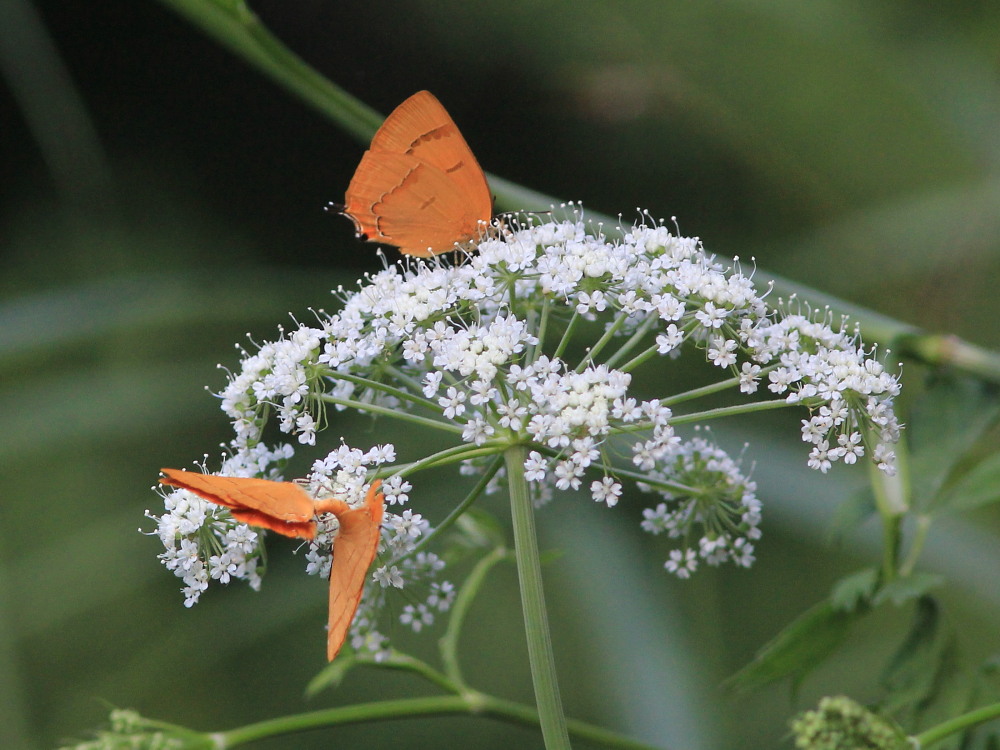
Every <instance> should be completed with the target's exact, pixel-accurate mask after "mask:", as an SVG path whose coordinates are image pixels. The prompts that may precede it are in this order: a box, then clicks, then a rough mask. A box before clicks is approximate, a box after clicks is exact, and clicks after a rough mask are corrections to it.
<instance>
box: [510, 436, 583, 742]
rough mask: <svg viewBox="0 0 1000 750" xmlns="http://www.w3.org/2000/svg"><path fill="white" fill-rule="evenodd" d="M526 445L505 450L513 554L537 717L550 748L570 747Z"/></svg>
mask: <svg viewBox="0 0 1000 750" xmlns="http://www.w3.org/2000/svg"><path fill="white" fill-rule="evenodd" d="M525 456H526V451H525V449H524V447H523V446H520V445H512V446H511V447H509V448H508V449H507V450H506V451H505V453H504V460H505V464H506V467H507V483H508V487H509V491H510V509H511V516H512V518H513V521H514V556H515V558H516V560H517V575H518V580H519V582H520V588H521V606H522V608H523V610H524V631H525V635H526V636H527V639H528V661H529V662H530V663H531V678H532V682H533V683H534V687H535V702H536V704H537V706H538V720H539V724H540V725H541V729H542V739H543V740H544V742H545V747H546V750H560V749H563V748H569V747H570V743H569V732H568V730H567V727H566V716H565V714H564V713H563V707H562V699H561V698H560V697H559V683H558V681H557V678H556V662H555V656H554V655H553V653H552V637H551V635H550V633H549V621H548V612H547V610H546V608H545V594H544V591H543V589H542V564H541V560H540V558H539V555H538V538H537V535H536V533H535V511H534V508H533V507H532V505H531V498H530V495H529V493H528V483H527V481H525V478H524V459H525Z"/></svg>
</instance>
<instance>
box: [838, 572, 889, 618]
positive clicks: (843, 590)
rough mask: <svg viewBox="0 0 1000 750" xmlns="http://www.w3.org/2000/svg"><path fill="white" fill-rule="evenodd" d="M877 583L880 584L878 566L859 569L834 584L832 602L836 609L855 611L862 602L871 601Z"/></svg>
mask: <svg viewBox="0 0 1000 750" xmlns="http://www.w3.org/2000/svg"><path fill="white" fill-rule="evenodd" d="M876 585H878V569H877V568H865V569H864V570H859V571H858V572H857V573H852V574H851V575H849V576H846V577H844V578H841V579H840V580H839V581H837V583H835V584H834V586H833V590H832V591H831V592H830V604H831V605H832V606H833V608H834V609H838V610H841V611H844V612H853V611H854V610H856V609H857V608H858V607H859V606H860V605H861V604H862V603H865V602H869V601H871V598H872V595H873V594H874V593H875V587H876Z"/></svg>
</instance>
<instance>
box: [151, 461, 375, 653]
mask: <svg viewBox="0 0 1000 750" xmlns="http://www.w3.org/2000/svg"><path fill="white" fill-rule="evenodd" d="M160 471H162V472H163V473H164V474H166V477H162V478H161V479H160V482H161V483H162V484H168V485H170V486H172V487H180V488H182V489H185V490H189V491H191V492H193V493H194V494H196V495H198V496H200V497H203V498H205V499H206V500H208V501H210V502H213V503H215V504H216V505H223V506H225V507H227V508H229V511H230V513H232V514H233V518H235V519H236V520H238V521H242V522H243V523H247V524H250V525H252V526H261V527H263V528H265V529H270V530H271V531H276V532H278V533H279V534H284V535H285V536H290V537H296V538H299V539H312V538H313V537H315V536H316V520H315V517H316V516H317V515H319V514H320V513H333V514H334V515H335V516H336V517H337V520H338V521H339V522H340V530H339V531H338V532H337V538H336V540H335V541H334V554H333V566H332V567H331V568H330V616H329V627H328V633H327V641H326V657H327V659H328V660H329V661H333V658H334V657H335V656H336V655H337V652H339V651H340V647H341V646H343V645H344V640H345V639H346V638H347V630H348V628H350V626H351V621H352V620H354V613H355V612H356V611H357V609H358V603H359V602H360V601H361V592H362V590H363V589H364V587H365V580H366V579H367V577H368V568H369V567H371V564H372V560H374V559H375V553H376V552H377V551H378V541H379V534H380V529H381V527H382V513H383V510H384V508H385V504H384V499H383V496H382V493H381V492H379V491H378V490H379V486H380V485H381V482H379V481H375V482H372V485H371V488H369V490H368V496H367V497H366V498H365V504H364V505H363V506H362V507H360V508H352V507H350V506H349V505H348V504H347V503H345V502H344V501H343V500H337V499H335V498H331V499H328V500H314V499H313V498H311V497H310V496H309V494H308V493H307V492H306V491H305V490H304V489H302V487H300V486H299V485H297V484H295V483H294V482H272V481H270V480H268V479H248V478H243V477H219V476H214V475H211V474H199V473H197V472H194V471H183V470H182V469H160Z"/></svg>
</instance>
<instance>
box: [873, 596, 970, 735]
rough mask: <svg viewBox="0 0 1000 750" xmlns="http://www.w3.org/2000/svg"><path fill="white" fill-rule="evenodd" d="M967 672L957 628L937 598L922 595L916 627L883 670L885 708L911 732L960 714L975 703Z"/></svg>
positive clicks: (915, 612)
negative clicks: (959, 654)
mask: <svg viewBox="0 0 1000 750" xmlns="http://www.w3.org/2000/svg"><path fill="white" fill-rule="evenodd" d="M967 677H968V676H967V675H963V674H962V672H961V670H960V668H959V665H958V660H957V653H956V641H955V634H954V632H953V629H952V628H951V626H950V625H948V624H947V623H946V622H945V621H944V619H943V617H942V616H941V612H940V609H939V607H938V604H937V602H936V601H935V600H934V599H933V598H931V597H929V596H925V597H922V598H921V599H920V600H919V601H918V602H917V607H916V609H915V611H914V616H913V624H912V626H911V628H910V632H909V633H908V634H907V637H906V639H905V640H904V641H903V643H902V645H901V646H900V647H899V650H898V651H897V652H896V653H895V655H894V656H893V658H892V659H891V661H890V662H889V664H888V666H887V667H886V669H885V672H884V673H883V675H882V679H881V682H882V685H883V686H884V688H885V690H886V697H885V699H884V700H883V703H882V708H883V710H884V711H886V712H887V713H891V714H892V715H893V716H895V717H896V719H897V720H898V721H899V722H900V723H901V724H902V725H903V726H904V727H906V728H907V729H908V730H909V731H916V730H917V729H919V728H922V727H926V726H930V725H932V724H935V723H937V722H938V721H942V720H944V719H946V718H949V717H953V716H957V715H958V714H960V713H962V712H964V711H965V710H967V709H968V708H969V701H970V698H971V695H972V691H971V686H970V683H969V680H968V679H967ZM960 740H961V738H960V737H956V738H955V739H954V740H953V741H952V742H951V744H950V745H949V746H952V747H957V746H958V743H959V741H960Z"/></svg>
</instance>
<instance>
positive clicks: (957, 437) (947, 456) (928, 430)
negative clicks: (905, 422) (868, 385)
mask: <svg viewBox="0 0 1000 750" xmlns="http://www.w3.org/2000/svg"><path fill="white" fill-rule="evenodd" d="M998 416H1000V401H998V399H997V396H996V391H995V388H993V387H992V386H989V385H986V384H983V383H981V382H977V381H974V380H971V379H960V378H942V379H940V380H938V381H936V382H935V383H933V384H932V385H931V386H930V387H929V389H928V391H927V393H925V394H924V396H923V398H922V400H921V401H920V403H919V404H917V406H915V407H914V409H913V418H912V421H911V425H910V429H909V430H908V434H909V441H910V449H911V458H910V465H911V466H912V482H911V485H912V487H913V504H914V508H915V509H917V510H925V509H929V508H931V507H933V506H935V505H939V503H938V502H937V498H938V496H939V495H940V493H941V491H942V488H943V487H944V486H945V484H946V482H947V481H948V479H949V477H950V476H951V475H952V473H953V471H954V470H955V467H956V465H958V464H959V463H960V462H961V460H962V459H963V458H965V457H966V455H967V454H968V452H969V450H970V449H971V448H972V446H973V445H975V443H976V442H977V441H978V440H979V438H980V437H981V436H982V435H983V433H984V432H985V431H986V430H988V429H989V428H990V427H992V426H993V425H994V424H995V423H996V421H997V418H998Z"/></svg>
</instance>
